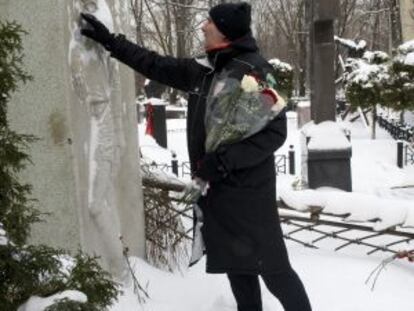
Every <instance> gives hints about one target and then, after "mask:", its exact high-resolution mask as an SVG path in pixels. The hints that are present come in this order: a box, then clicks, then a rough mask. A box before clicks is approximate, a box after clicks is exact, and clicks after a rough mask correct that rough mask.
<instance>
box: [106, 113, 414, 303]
mask: <svg viewBox="0 0 414 311" xmlns="http://www.w3.org/2000/svg"><path fill="white" fill-rule="evenodd" d="M288 120H289V137H288V139H287V141H286V143H285V145H284V146H283V147H282V148H281V149H280V150H278V152H277V153H278V154H283V153H284V154H287V152H288V150H289V145H295V146H300V133H299V132H298V131H297V130H296V118H295V114H294V113H289V114H288ZM348 127H349V128H350V129H351V131H352V134H351V137H352V146H353V150H352V152H353V156H352V161H351V165H352V178H353V190H354V192H357V193H361V194H367V195H376V196H379V197H382V198H384V199H390V200H392V199H398V200H407V201H408V200H413V199H414V188H404V189H393V187H399V186H404V185H405V186H406V185H414V166H411V167H406V168H404V169H399V168H397V165H396V148H397V147H396V142H395V141H394V140H393V139H391V138H390V137H389V135H388V134H387V133H386V132H385V131H383V130H382V129H378V132H377V136H378V139H377V140H375V141H372V140H371V139H370V138H369V137H370V135H369V133H368V131H367V129H366V128H365V127H364V125H363V124H362V123H360V122H358V121H357V122H355V123H352V124H348ZM184 128H185V121H184V120H169V121H168V130H169V135H168V144H169V148H170V149H171V150H174V151H175V152H176V153H177V156H178V159H179V161H188V156H187V154H186V152H187V151H186V142H185V132H184V131H182V130H181V131H180V129H184ZM144 129H145V125H140V130H139V132H140V142H141V151H142V152H143V153H144V154H145V153H147V152H148V153H150V150H151V148H152V152H153V153H156V152H154V150H153V149H154V147H153V145H152V147H151V140H148V138H145V137H144V135H143V134H142V133H144ZM295 148H296V151H297V152H299V150H298V147H295ZM146 149H147V151H146ZM161 155H162V153H160V155H159V156H160V157H161V158H162V156H161ZM153 156H154V155H153ZM164 159H168V156H167V155H165V154H164ZM296 163H297V165H296V167H297V170H298V172H297V175H299V174H300V166H299V164H300V155H299V154H297V157H296ZM294 180H295V177H293V176H289V175H280V176H278V189H283V188H291V183H292V182H293V181H294ZM411 202H413V201H411ZM413 208H414V206H413ZM284 228H285V229H289V228H286V227H284ZM314 234H315V233H309V232H303V233H302V236H299V237H298V238H301V237H304V238H308V239H309V240H311V239H312V238H313V235H314ZM338 243H340V242H335V241H328V240H327V241H325V242H324V243H321V244H319V246H320V249H317V250H315V249H309V248H304V247H302V246H300V245H298V244H296V243H294V242H290V241H288V242H287V246H288V250H289V255H290V259H291V261H292V265H293V267H294V268H295V270H296V271H297V272H298V274H299V275H300V276H301V278H302V280H303V282H304V284H305V287H306V288H307V290H308V293H309V296H310V299H311V303H312V306H313V310H315V311H389V310H395V309H398V310H413V309H414V298H413V296H412V289H413V288H414V264H412V263H408V262H406V261H395V262H393V263H392V264H390V265H389V266H388V268H387V269H386V270H385V271H384V272H382V274H381V275H380V277H379V279H378V281H377V284H376V287H375V289H374V291H371V285H372V284H368V285H366V284H365V281H366V279H367V278H368V276H369V274H370V273H371V272H372V270H374V269H375V268H376V267H377V266H378V264H380V263H381V261H382V260H383V259H385V258H386V257H387V256H388V255H386V254H385V255H384V253H380V252H378V253H377V254H375V255H372V256H366V255H364V250H365V249H364V247H363V246H355V247H353V248H349V249H347V250H343V251H339V252H335V251H333V250H332V249H333V246H338ZM335 244H336V245H335ZM365 251H366V250H365ZM204 266H205V261H204V260H202V261H201V262H200V263H198V264H197V265H196V266H194V267H192V268H191V269H189V270H187V271H185V272H183V273H179V272H176V273H167V272H163V271H160V270H157V269H155V268H153V267H151V266H149V265H148V264H147V263H145V262H144V261H142V260H138V259H137V260H136V274H137V276H138V278H139V280H140V281H141V283H142V284H144V285H145V284H147V282H148V292H149V294H150V297H151V299H149V300H148V301H147V303H146V304H145V305H143V306H141V307H138V308H137V298H136V297H135V296H134V294H133V292H132V289H131V288H125V289H124V295H123V296H122V297H121V298H120V301H119V303H118V304H117V305H116V306H114V307H113V308H112V309H111V311H121V310H122V311H129V310H131V311H132V310H145V311H194V310H197V311H236V310H237V308H236V304H235V301H234V298H233V297H232V294H231V291H230V287H229V285H228V281H227V279H226V277H225V276H224V275H208V274H206V273H205V272H204ZM262 295H263V306H264V308H263V310H264V311H282V310H283V308H282V307H281V305H280V304H279V303H278V301H277V300H276V299H275V298H274V297H273V296H272V295H271V294H270V293H269V292H268V291H267V289H266V288H265V286H264V284H263V283H262Z"/></svg>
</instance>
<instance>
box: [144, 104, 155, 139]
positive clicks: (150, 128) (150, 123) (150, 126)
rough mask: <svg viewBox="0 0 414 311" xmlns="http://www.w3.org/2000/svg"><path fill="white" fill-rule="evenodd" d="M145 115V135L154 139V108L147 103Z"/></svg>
mask: <svg viewBox="0 0 414 311" xmlns="http://www.w3.org/2000/svg"><path fill="white" fill-rule="evenodd" d="M146 113H147V127H146V129H145V134H146V135H151V136H152V137H154V107H153V106H152V105H151V103H149V104H148V105H147V107H146Z"/></svg>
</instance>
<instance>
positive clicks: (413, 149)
mask: <svg viewBox="0 0 414 311" xmlns="http://www.w3.org/2000/svg"><path fill="white" fill-rule="evenodd" d="M404 159H405V165H408V164H411V165H414V146H413V145H410V144H405V156H404Z"/></svg>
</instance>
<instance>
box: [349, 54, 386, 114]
mask: <svg viewBox="0 0 414 311" xmlns="http://www.w3.org/2000/svg"><path fill="white" fill-rule="evenodd" d="M368 59H369V60H371V61H374V62H378V61H379V59H378V58H376V57H372V58H368ZM347 65H349V66H350V67H351V68H352V69H353V70H352V71H351V72H350V73H348V74H346V75H345V84H346V97H347V99H348V101H349V103H350V104H351V106H352V107H353V108H354V109H356V108H358V107H362V108H370V107H373V106H376V105H378V104H380V105H383V104H385V102H384V97H383V96H382V93H383V90H384V89H387V88H388V84H389V81H390V78H391V77H390V72H389V66H388V65H387V64H382V63H380V64H378V63H370V62H368V61H367V60H365V59H350V60H348V63H347Z"/></svg>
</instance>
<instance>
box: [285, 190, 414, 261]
mask: <svg viewBox="0 0 414 311" xmlns="http://www.w3.org/2000/svg"><path fill="white" fill-rule="evenodd" d="M280 198H281V199H280V202H278V206H279V213H280V218H281V221H282V222H283V223H284V224H285V226H284V228H283V229H284V236H285V238H286V239H288V240H291V241H294V242H296V243H299V244H301V245H303V246H306V247H311V248H319V245H320V243H322V241H323V242H328V243H327V244H328V245H329V246H328V247H332V245H333V247H334V249H335V251H337V250H340V249H343V248H346V247H349V246H358V247H363V248H362V250H363V251H365V252H366V254H367V255H371V254H374V253H377V252H379V251H381V252H386V253H392V254H393V255H395V254H397V253H398V252H399V251H401V248H402V247H405V248H406V249H412V248H413V246H414V212H413V210H412V206H411V204H410V203H411V202H410V201H404V200H391V199H384V198H380V197H378V196H374V195H366V194H359V193H350V192H342V191H335V192H327V191H316V190H310V189H308V190H301V191H291V190H285V191H282V193H281V194H280ZM304 233H306V234H304ZM329 241H331V242H332V241H333V242H334V243H333V244H332V243H330V244H329ZM337 242H339V243H337Z"/></svg>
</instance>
